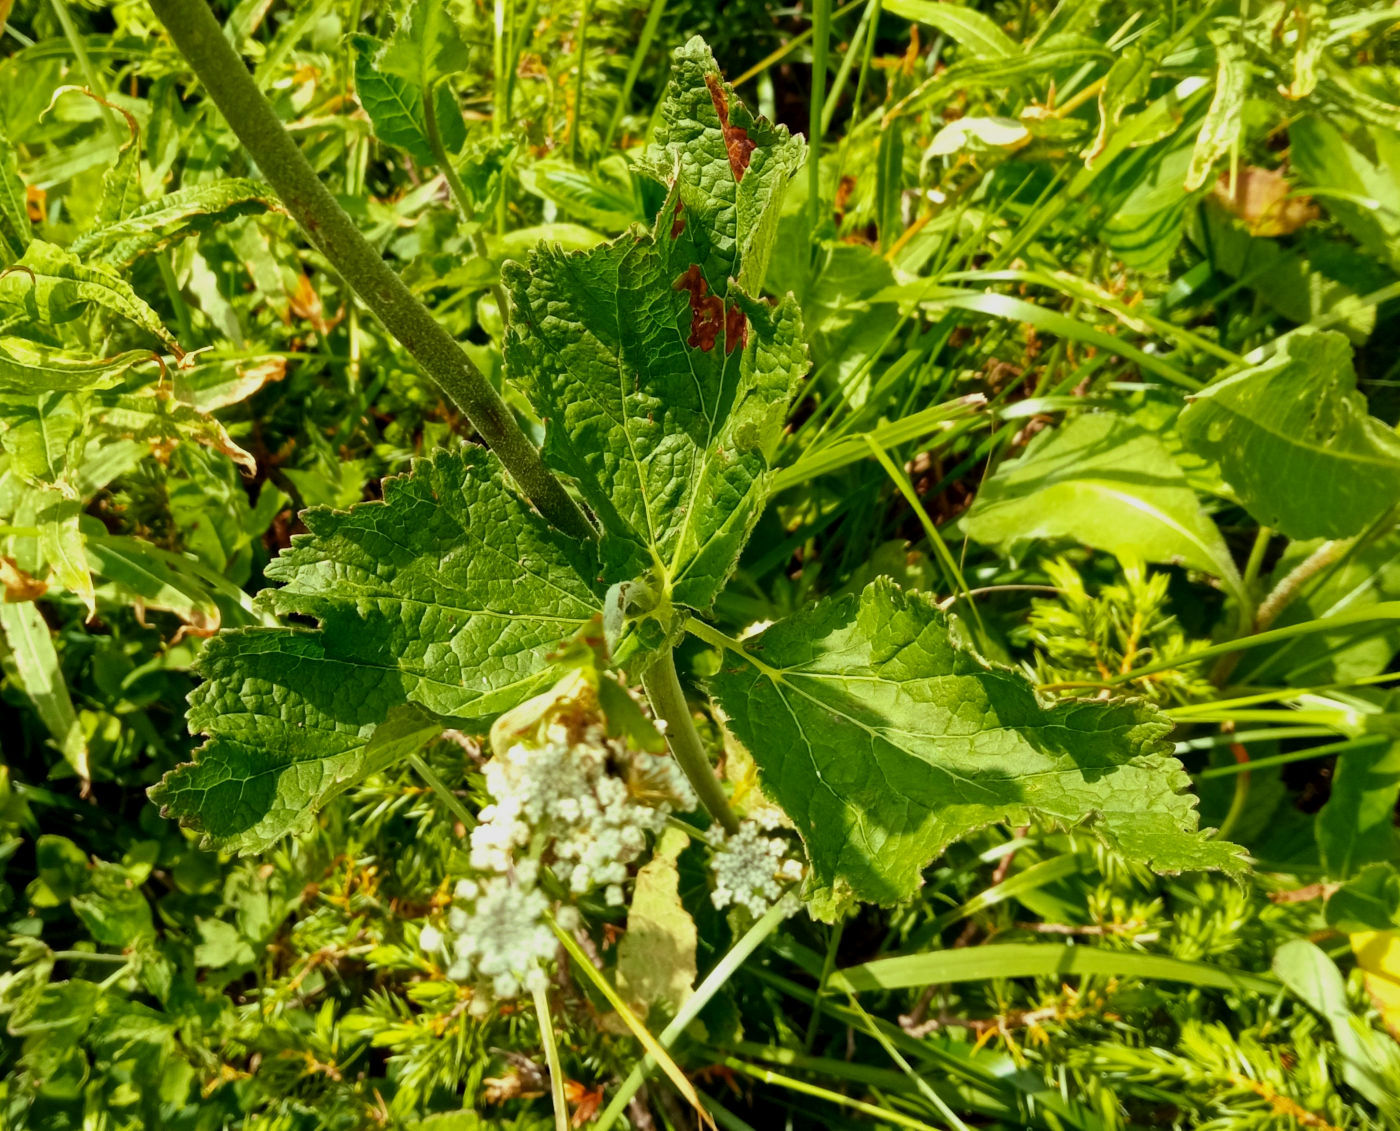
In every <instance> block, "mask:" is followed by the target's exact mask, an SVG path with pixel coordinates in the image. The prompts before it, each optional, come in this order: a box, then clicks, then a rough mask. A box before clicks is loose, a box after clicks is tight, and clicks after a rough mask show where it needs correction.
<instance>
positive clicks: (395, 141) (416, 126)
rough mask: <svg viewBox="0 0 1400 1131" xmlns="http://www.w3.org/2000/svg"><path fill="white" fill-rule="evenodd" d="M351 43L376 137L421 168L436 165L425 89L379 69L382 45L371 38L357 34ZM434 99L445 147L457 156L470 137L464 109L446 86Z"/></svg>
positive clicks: (358, 87)
mask: <svg viewBox="0 0 1400 1131" xmlns="http://www.w3.org/2000/svg"><path fill="white" fill-rule="evenodd" d="M351 42H352V43H353V44H354V45H355V93H356V94H357V95H358V97H359V99H360V104H361V105H362V106H363V107H364V108H365V112H366V113H367V114H368V115H369V118H370V122H371V123H373V125H374V136H375V137H376V138H378V139H379V140H380V141H382V142H383V143H384V144H385V145H393V146H397V147H398V148H399V149H402V150H405V151H406V152H407V153H408V154H409V156H410V157H412V158H413V159H414V160H415V161H417V162H418V163H419V164H420V165H427V166H432V165H436V164H437V158H436V157H435V156H434V155H433V147H432V145H431V144H430V143H429V141H428V127H427V125H426V121H425V119H424V117H423V88H422V87H420V86H417V85H415V84H414V83H413V82H410V81H409V80H408V79H405V78H403V77H401V76H399V75H389V74H385V73H384V72H383V71H381V70H379V69H378V68H377V67H376V66H375V65H374V62H373V60H374V57H375V55H376V54H377V52H378V43H377V42H376V41H375V40H373V39H371V38H370V37H369V36H364V35H357V36H354V37H352V39H351ZM433 97H434V99H435V101H434V102H433V107H434V109H436V111H437V119H438V130H439V131H440V133H441V135H442V144H443V146H444V147H445V148H446V150H447V152H448V153H455V152H457V150H459V149H460V148H461V147H462V145H463V143H464V142H465V141H466V137H467V127H466V123H465V122H464V121H463V120H462V110H461V108H460V107H459V106H458V105H457V100H456V98H454V97H453V95H452V92H451V91H450V90H449V89H448V88H447V87H446V86H440V87H438V88H437V89H436V90H435V92H434V95H433Z"/></svg>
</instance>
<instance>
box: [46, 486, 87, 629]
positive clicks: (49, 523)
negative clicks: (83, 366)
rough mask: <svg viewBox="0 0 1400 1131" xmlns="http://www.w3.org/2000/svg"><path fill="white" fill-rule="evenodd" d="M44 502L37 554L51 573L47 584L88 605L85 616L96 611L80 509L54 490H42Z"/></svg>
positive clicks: (61, 493)
mask: <svg viewBox="0 0 1400 1131" xmlns="http://www.w3.org/2000/svg"><path fill="white" fill-rule="evenodd" d="M44 495H45V501H44V503H43V504H41V505H40V507H39V509H38V512H37V513H36V515H35V519H36V521H37V522H38V524H39V553H40V554H42V555H43V558H44V560H45V561H46V562H48V565H49V569H50V570H51V571H52V573H51V577H50V582H51V584H53V585H57V586H60V587H62V588H64V589H67V590H69V591H70V592H71V593H73V594H74V595H75V596H77V598H78V599H79V600H80V601H82V603H83V604H84V605H86V606H87V611H88V616H89V617H91V616H93V615H94V614H95V613H96V612H97V600H96V596H95V595H94V593H93V586H92V571H91V569H90V568H89V567H88V558H87V551H86V549H85V548H84V546H83V536H82V533H81V532H80V530H79V528H78V520H79V518H80V517H81V515H82V511H83V507H82V504H81V503H80V502H78V500H77V499H71V498H68V497H67V496H66V495H65V494H64V493H63V492H62V491H60V490H58V489H56V488H48V489H45V491H44Z"/></svg>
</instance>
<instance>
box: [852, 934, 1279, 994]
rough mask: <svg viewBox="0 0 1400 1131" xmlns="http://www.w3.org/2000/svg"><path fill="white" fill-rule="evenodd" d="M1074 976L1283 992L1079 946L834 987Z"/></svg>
mask: <svg viewBox="0 0 1400 1131" xmlns="http://www.w3.org/2000/svg"><path fill="white" fill-rule="evenodd" d="M1074 975H1101V976H1104V977H1109V978H1144V979H1147V980H1149V981H1164V982H1187V983H1190V984H1192V985H1197V986H1210V987H1211V988H1213V989H1221V990H1232V991H1234V992H1236V993H1256V994H1265V995H1270V994H1273V993H1276V992H1277V991H1278V988H1279V987H1278V984H1277V983H1276V982H1275V981H1273V979H1271V978H1266V977H1261V976H1259V975H1258V974H1251V973H1248V972H1247V971H1244V970H1230V969H1227V968H1225V967H1222V966H1215V965H1212V964H1210V963H1206V962H1188V961H1186V960H1185V959H1181V958H1168V957H1166V956H1165V955H1159V954H1139V953H1136V952H1134V951H1119V950H1105V949H1102V948H1099V947H1091V946H1079V945H1077V944H1074V943H1062V944H1047V943H993V944H991V945H989V946H968V947H960V948H958V949H956V950H937V951H930V952H928V953H926V954H905V955H900V956H898V957H895V958H880V959H877V960H875V961H874V962H867V963H864V964H862V965H860V966H851V967H848V968H847V969H845V970H840V971H837V973H836V974H835V975H834V976H833V977H832V980H831V981H832V985H833V987H835V988H837V989H843V990H849V991H851V992H853V993H856V992H859V991H862V990H898V989H907V988H909V987H911V986H941V985H948V984H951V983H954V982H981V981H986V980H988V979H990V978H1068V977H1071V976H1074Z"/></svg>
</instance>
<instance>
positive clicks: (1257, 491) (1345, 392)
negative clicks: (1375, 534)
mask: <svg viewBox="0 0 1400 1131" xmlns="http://www.w3.org/2000/svg"><path fill="white" fill-rule="evenodd" d="M1283 347H1284V348H1283V351H1282V352H1281V353H1279V354H1277V355H1275V356H1274V357H1272V358H1270V359H1269V360H1268V361H1264V362H1261V363H1260V364H1258V365H1255V366H1251V367H1250V368H1248V369H1245V370H1242V371H1241V372H1238V373H1235V374H1233V375H1231V376H1229V377H1226V378H1225V379H1224V380H1223V381H1219V382H1217V383H1215V384H1214V385H1211V386H1209V387H1208V388H1206V389H1205V390H1203V391H1202V392H1200V393H1198V394H1196V395H1195V396H1193V397H1191V398H1190V403H1189V404H1188V405H1187V407H1186V408H1185V409H1184V410H1183V411H1182V414H1181V420H1180V424H1179V427H1180V431H1181V435H1182V438H1183V439H1184V440H1185V441H1186V443H1187V445H1188V446H1189V447H1190V448H1191V449H1192V450H1193V451H1195V452H1196V453H1197V454H1198V455H1201V456H1204V457H1206V458H1208V459H1211V460H1214V461H1215V462H1216V463H1217V464H1218V465H1219V466H1220V470H1221V473H1222V474H1223V476H1224V477H1225V480H1226V482H1227V483H1229V484H1230V486H1231V487H1232V488H1233V490H1234V491H1235V494H1236V495H1237V496H1238V497H1239V500H1240V502H1241V503H1243V504H1244V507H1245V509H1246V510H1248V511H1249V513H1250V514H1251V515H1252V516H1253V517H1254V518H1255V519H1257V520H1258V521H1259V523H1260V524H1261V525H1263V526H1268V527H1270V528H1272V529H1274V530H1278V531H1280V532H1282V533H1283V534H1286V535H1288V537H1290V538H1345V537H1348V536H1350V535H1352V534H1356V533H1359V532H1360V531H1361V530H1363V529H1364V528H1365V527H1366V526H1368V525H1369V524H1370V523H1371V522H1373V521H1374V520H1375V519H1377V518H1379V517H1380V515H1381V514H1383V513H1384V512H1385V511H1386V510H1388V509H1389V508H1390V507H1391V506H1393V505H1394V504H1395V502H1396V500H1397V499H1400V437H1397V436H1396V434H1395V432H1394V431H1393V430H1392V429H1390V428H1388V427H1386V425H1385V424H1383V423H1382V422H1381V421H1379V420H1377V419H1376V418H1375V417H1373V416H1371V415H1370V414H1369V413H1368V412H1367V406H1366V399H1365V397H1363V396H1362V395H1361V394H1360V393H1359V392H1357V390H1356V372H1355V370H1354V369H1353V368H1352V363H1351V346H1350V345H1349V344H1348V342H1347V339H1346V338H1345V336H1343V335H1342V334H1338V333H1332V332H1317V333H1298V334H1293V335H1290V336H1289V337H1287V338H1285V339H1284V341H1283Z"/></svg>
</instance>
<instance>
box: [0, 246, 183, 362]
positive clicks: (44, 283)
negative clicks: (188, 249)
mask: <svg viewBox="0 0 1400 1131" xmlns="http://www.w3.org/2000/svg"><path fill="white" fill-rule="evenodd" d="M90 306H99V307H102V308H103V309H105V310H109V311H111V312H112V313H113V314H115V315H118V316H119V317H121V318H124V319H126V320H127V321H128V322H130V323H132V325H134V326H137V327H139V328H140V329H142V330H144V331H145V332H146V333H148V334H149V335H151V337H153V338H155V339H156V340H157V341H159V342H160V343H161V344H162V345H163V346H165V348H166V349H168V350H169V351H170V352H171V353H173V354H175V355H176V357H180V356H182V355H183V352H184V351H183V350H181V349H180V346H179V343H178V342H176V341H175V338H174V336H173V335H172V334H171V333H170V331H169V330H167V329H166V328H165V326H164V324H163V323H162V322H161V320H160V316H159V315H158V314H156V312H155V311H154V310H152V309H151V308H150V306H148V305H147V304H146V303H145V301H143V300H142V299H141V298H140V297H139V296H138V295H137V294H136V292H135V291H134V290H132V289H131V284H130V283H128V282H127V281H126V280H125V279H123V278H122V277H121V276H120V275H119V274H117V272H115V271H114V270H112V269H111V268H109V267H105V266H102V265H101V264H97V263H87V262H84V261H83V260H81V259H79V258H78V256H77V255H75V254H74V253H73V252H71V251H67V250H65V249H63V248H61V247H57V246H55V245H54V244H51V243H46V242H45V241H44V240H33V241H32V242H31V243H30V245H29V247H28V248H27V249H26V250H25V253H24V255H23V256H21V257H20V259H19V260H18V262H16V263H15V264H14V265H13V266H11V267H10V268H9V269H8V270H6V271H5V273H4V274H2V275H0V317H3V316H7V315H9V316H17V317H19V318H20V319H24V320H28V321H29V322H30V323H32V324H33V325H34V326H37V327H41V328H44V329H51V328H53V327H55V326H61V325H62V324H63V323H65V322H69V321H71V320H73V319H75V318H78V317H79V316H81V315H82V314H84V313H85V312H86V311H87V309H88V308H89V307H90Z"/></svg>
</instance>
